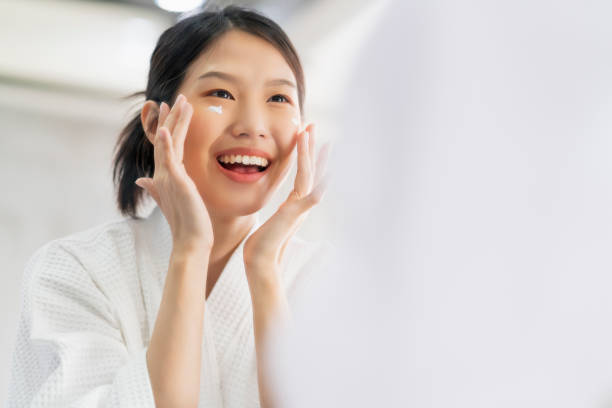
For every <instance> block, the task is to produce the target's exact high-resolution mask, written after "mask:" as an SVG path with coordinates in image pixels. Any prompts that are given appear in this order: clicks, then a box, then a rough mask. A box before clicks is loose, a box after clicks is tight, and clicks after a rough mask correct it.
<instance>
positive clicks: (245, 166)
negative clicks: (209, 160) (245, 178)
mask: <svg viewBox="0 0 612 408" xmlns="http://www.w3.org/2000/svg"><path fill="white" fill-rule="evenodd" d="M217 161H218V162H219V164H220V165H221V167H223V168H224V169H227V170H229V171H233V172H235V173H240V174H250V173H262V172H264V171H266V169H268V167H270V164H271V162H270V161H268V160H267V159H265V158H263V157H257V156H241V155H237V156H235V155H231V156H228V155H223V156H219V157H217Z"/></svg>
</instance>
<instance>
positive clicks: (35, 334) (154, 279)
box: [7, 207, 331, 408]
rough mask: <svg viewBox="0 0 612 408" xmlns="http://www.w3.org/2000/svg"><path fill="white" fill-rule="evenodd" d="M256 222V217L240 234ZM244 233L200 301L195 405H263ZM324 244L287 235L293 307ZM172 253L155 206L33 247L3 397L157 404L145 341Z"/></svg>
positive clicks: (22, 403) (43, 402)
mask: <svg viewBox="0 0 612 408" xmlns="http://www.w3.org/2000/svg"><path fill="white" fill-rule="evenodd" d="M259 225H261V222H260V219H259V215H258V217H257V222H256V223H255V225H254V226H253V228H252V229H251V230H250V231H249V233H248V235H247V237H248V236H249V235H250V234H252V233H253V232H254V231H255V230H256V229H257V228H258V227H259ZM245 241H246V238H245V239H244V240H243V241H241V243H240V245H239V246H238V247H237V249H236V250H235V251H234V253H233V254H232V255H231V257H230V259H229V261H228V263H227V265H226V266H225V268H224V270H223V272H222V273H221V275H220V277H219V279H218V280H217V282H216V283H215V286H214V287H213V290H212V292H211V293H210V295H209V297H208V299H206V307H205V313H204V328H203V340H202V365H201V367H202V368H201V375H200V400H199V405H198V407H201V408H204V407H207V408H208V407H210V408H212V407H215V408H217V407H227V408H249V407H259V406H260V403H259V392H258V385H257V368H256V357H255V343H254V333H253V315H252V305H251V296H250V291H249V287H248V282H247V279H246V275H245V270H244V262H243V257H242V250H243V246H244V242H245ZM329 249H331V245H330V243H329V242H328V241H321V242H308V241H305V240H302V239H300V238H298V237H293V238H292V239H291V241H290V243H289V244H288V246H287V248H286V250H285V254H284V257H283V263H282V267H281V273H282V281H283V285H284V288H285V290H286V293H287V296H288V299H289V305H290V307H292V306H293V299H294V297H295V296H297V294H298V293H299V292H300V291H301V290H305V288H306V287H307V284H308V282H309V279H310V277H311V275H312V273H313V272H314V271H316V269H318V265H320V264H319V263H320V262H321V261H322V260H323V259H324V258H325V257H326V254H328V253H329V252H328V251H329ZM171 251H172V236H171V232H170V228H169V225H168V223H167V221H166V219H165V217H164V215H163V213H162V212H161V210H160V209H159V207H154V209H153V211H152V212H151V214H150V215H149V216H148V217H146V218H144V219H141V220H133V219H130V218H124V219H122V220H117V221H112V222H109V223H106V224H103V225H100V226H97V227H94V228H91V229H88V230H85V231H82V232H78V233H75V234H72V235H70V236H67V237H63V238H60V239H57V240H54V241H51V242H49V243H47V244H46V245H44V246H42V247H41V248H39V249H38V250H37V251H36V252H35V253H34V254H33V255H32V257H31V258H30V260H29V261H28V262H27V264H26V268H25V273H24V277H23V282H22V305H21V317H20V323H19V328H18V333H17V338H16V343H15V350H14V354H13V367H12V377H11V381H10V384H9V400H8V404H7V405H8V407H9V408H16V407H58V408H59V407H62V408H63V407H130V408H138V407H147V408H148V407H154V406H155V403H154V399H153V392H152V389H151V383H150V379H149V375H148V370H147V364H146V351H147V348H148V345H149V340H150V338H151V335H152V332H153V328H154V327H155V319H156V316H157V313H158V310H159V306H160V302H161V297H162V293H163V288H164V282H165V277H166V273H167V271H168V264H169V259H170V253H171ZM202 293H203V294H204V288H203V289H202ZM167 335H170V336H171V335H173V334H172V333H167Z"/></svg>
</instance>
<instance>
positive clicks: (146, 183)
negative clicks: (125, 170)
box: [135, 177, 161, 208]
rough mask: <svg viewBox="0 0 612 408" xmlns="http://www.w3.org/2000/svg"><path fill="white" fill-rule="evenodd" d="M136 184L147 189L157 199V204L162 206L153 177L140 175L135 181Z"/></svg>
mask: <svg viewBox="0 0 612 408" xmlns="http://www.w3.org/2000/svg"><path fill="white" fill-rule="evenodd" d="M135 183H136V185H137V186H139V187H140V188H142V189H143V190H145V191H146V192H147V193H149V195H150V196H151V197H152V198H153V200H155V202H156V203H157V205H158V206H159V207H160V208H161V205H160V201H159V194H158V193H157V189H156V188H155V184H154V183H153V179H151V178H149V177H140V178H138V179H136V181H135Z"/></svg>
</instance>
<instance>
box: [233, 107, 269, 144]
mask: <svg viewBox="0 0 612 408" xmlns="http://www.w3.org/2000/svg"><path fill="white" fill-rule="evenodd" d="M232 133H233V134H234V136H244V135H248V136H251V137H267V136H268V130H267V127H266V124H265V115H264V110H263V107H260V106H258V104H257V103H254V102H243V103H242V104H241V105H240V107H239V109H238V112H237V115H236V119H235V122H234V125H233V131H232Z"/></svg>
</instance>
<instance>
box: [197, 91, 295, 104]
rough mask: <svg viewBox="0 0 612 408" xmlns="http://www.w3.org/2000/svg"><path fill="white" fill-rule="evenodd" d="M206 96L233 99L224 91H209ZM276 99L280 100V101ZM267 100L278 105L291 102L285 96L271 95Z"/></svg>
mask: <svg viewBox="0 0 612 408" xmlns="http://www.w3.org/2000/svg"><path fill="white" fill-rule="evenodd" d="M207 95H210V96H216V97H217V98H223V99H234V97H233V96H232V94H231V93H229V92H228V91H226V90H225V89H215V90H214V91H210V92H209V93H208V94H207ZM274 98H276V100H274ZM278 98H280V100H279V99H278ZM268 100H270V101H272V102H278V103H284V102H286V103H290V102H291V100H290V99H289V98H288V97H286V96H285V95H281V94H276V95H273V96H271V97H270V99H268Z"/></svg>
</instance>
